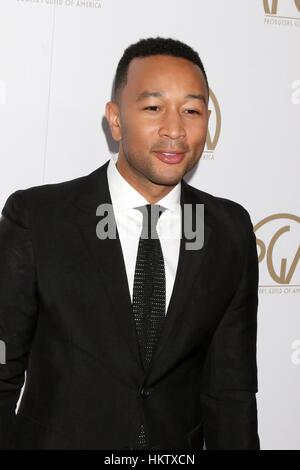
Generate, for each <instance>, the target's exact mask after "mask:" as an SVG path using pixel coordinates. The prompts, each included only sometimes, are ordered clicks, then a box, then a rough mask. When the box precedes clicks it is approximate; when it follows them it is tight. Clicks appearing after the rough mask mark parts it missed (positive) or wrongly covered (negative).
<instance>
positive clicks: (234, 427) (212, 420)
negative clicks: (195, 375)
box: [201, 212, 260, 450]
mask: <svg viewBox="0 0 300 470" xmlns="http://www.w3.org/2000/svg"><path fill="white" fill-rule="evenodd" d="M246 218H247V234H248V235H247V245H246V248H245V250H244V252H245V257H244V264H243V271H242V274H241V278H240V281H239V284H238V288H237V289H236V292H235V293H234V295H233V297H232V299H231V301H230V303H229V305H228V308H227V309H226V311H225V313H224V316H223V317H222V319H221V321H220V323H219V325H218V327H217V329H216V331H215V333H214V335H213V338H212V341H211V343H210V346H209V349H208V353H207V356H206V358H205V364H204V369H203V385H202V390H201V406H202V410H203V416H204V423H203V429H204V439H205V445H206V449H207V450H259V449H260V440H259V436H258V431H257V403H256V392H257V363H256V340H257V306H258V257H257V249H256V237H255V234H254V232H253V225H252V223H251V219H250V216H249V214H248V212H247V216H246Z"/></svg>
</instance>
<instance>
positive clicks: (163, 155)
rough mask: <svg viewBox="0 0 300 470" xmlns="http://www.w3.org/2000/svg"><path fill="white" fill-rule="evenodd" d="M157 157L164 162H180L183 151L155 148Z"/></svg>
mask: <svg viewBox="0 0 300 470" xmlns="http://www.w3.org/2000/svg"><path fill="white" fill-rule="evenodd" d="M155 153H156V155H157V157H158V158H159V159H160V160H161V161H162V162H164V163H171V164H172V163H180V162H181V161H182V160H183V157H184V154H185V152H183V151H181V150H180V151H177V150H176V151H175V150H168V151H167V150H155Z"/></svg>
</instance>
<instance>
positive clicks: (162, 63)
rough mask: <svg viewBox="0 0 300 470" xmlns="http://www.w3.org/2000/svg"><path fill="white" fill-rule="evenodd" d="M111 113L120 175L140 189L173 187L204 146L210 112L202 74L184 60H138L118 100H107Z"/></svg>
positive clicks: (131, 69)
mask: <svg viewBox="0 0 300 470" xmlns="http://www.w3.org/2000/svg"><path fill="white" fill-rule="evenodd" d="M106 117H107V119H108V121H109V123H110V127H111V131H112V135H113V137H114V139H115V140H117V141H120V148H119V156H118V163H117V166H118V169H119V171H120V173H121V174H122V175H123V176H124V177H125V178H126V179H127V181H129V182H130V183H132V184H133V186H135V187H136V188H137V189H139V188H143V189H144V190H145V189H147V188H148V189H150V190H151V186H152V188H153V189H154V186H157V185H158V186H165V187H168V190H167V191H169V190H171V189H172V187H173V186H174V185H176V184H177V183H178V182H179V181H180V180H181V179H182V177H183V176H184V175H185V173H187V172H188V171H189V170H190V169H191V168H193V166H194V165H195V164H196V163H197V162H198V160H199V159H200V157H201V155H202V152H203V149H204V146H205V141H206V134H207V127H208V118H209V112H208V90H207V86H206V83H205V79H204V77H203V74H202V72H201V70H200V69H199V67H198V66H197V65H196V64H194V63H192V62H190V61H188V60H186V59H184V58H178V57H172V56H163V55H155V56H150V57H144V58H135V59H133V60H132V61H131V63H130V65H129V69H128V78H127V83H126V85H125V86H124V88H123V89H122V90H121V94H120V98H119V103H118V104H116V103H112V102H110V103H107V107H106ZM153 185H154V186H153ZM157 189H159V188H157ZM161 189H162V188H161ZM166 189H167V188H166Z"/></svg>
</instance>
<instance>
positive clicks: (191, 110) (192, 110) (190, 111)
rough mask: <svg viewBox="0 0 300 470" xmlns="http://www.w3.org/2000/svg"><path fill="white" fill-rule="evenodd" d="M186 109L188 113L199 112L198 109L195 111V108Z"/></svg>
mask: <svg viewBox="0 0 300 470" xmlns="http://www.w3.org/2000/svg"><path fill="white" fill-rule="evenodd" d="M187 111H188V113H189V114H195V113H196V114H200V113H199V111H197V110H196V109H187Z"/></svg>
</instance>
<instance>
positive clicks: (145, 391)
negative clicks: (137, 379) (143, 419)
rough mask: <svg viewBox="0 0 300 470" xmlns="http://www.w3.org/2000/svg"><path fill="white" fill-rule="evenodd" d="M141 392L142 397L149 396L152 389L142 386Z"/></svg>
mask: <svg viewBox="0 0 300 470" xmlns="http://www.w3.org/2000/svg"><path fill="white" fill-rule="evenodd" d="M140 394H141V397H142V398H147V397H149V395H150V390H148V389H147V388H144V387H142V388H141V390H140Z"/></svg>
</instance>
